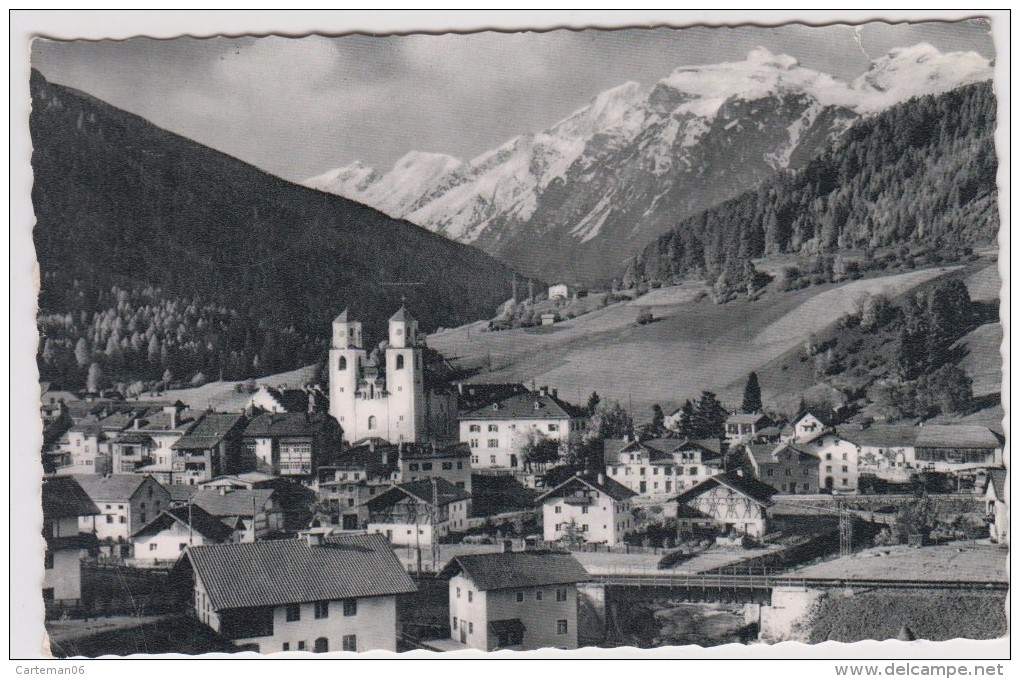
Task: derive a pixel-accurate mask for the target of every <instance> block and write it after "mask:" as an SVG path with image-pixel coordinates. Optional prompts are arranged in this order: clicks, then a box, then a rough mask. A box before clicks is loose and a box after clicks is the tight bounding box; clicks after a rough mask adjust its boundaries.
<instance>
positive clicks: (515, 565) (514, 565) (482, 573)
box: [443, 552, 590, 591]
mask: <svg viewBox="0 0 1020 679" xmlns="http://www.w3.org/2000/svg"><path fill="white" fill-rule="evenodd" d="M458 573H464V575H465V576H467V577H468V578H470V579H471V581H472V582H474V583H475V585H477V586H478V589H480V590H482V591H486V590H494V589H516V588H520V587H541V586H546V585H570V584H575V583H578V582H584V581H586V580H588V579H590V576H589V575H588V571H586V570H585V569H584V566H582V565H581V564H580V563H579V562H578V561H577V559H575V558H574V557H573V556H572V555H570V554H565V553H560V552H499V553H495V554H465V555H464V556H456V557H454V558H453V559H452V560H451V561H450V563H449V564H448V565H447V566H446V568H444V569H443V574H444V575H446V576H447V577H452V576H454V575H457V574H458Z"/></svg>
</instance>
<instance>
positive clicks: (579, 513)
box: [535, 474, 637, 545]
mask: <svg viewBox="0 0 1020 679" xmlns="http://www.w3.org/2000/svg"><path fill="white" fill-rule="evenodd" d="M636 495H637V493H635V492H634V491H633V490H630V489H629V488H627V487H626V486H623V485H622V484H619V483H617V482H616V481H613V480H612V479H607V478H606V476H605V475H604V474H576V475H574V476H572V477H570V478H569V479H567V480H566V481H564V482H563V483H561V484H559V485H558V486H556V487H555V488H552V489H550V490H548V491H546V492H545V493H543V494H542V495H540V496H538V498H536V499H535V503H536V504H537V505H540V506H541V507H542V527H543V528H542V533H543V537H544V538H545V541H546V542H555V541H557V540H560V539H563V538H573V537H574V536H576V537H577V539H581V540H583V541H584V542H592V543H599V544H606V545H616V544H620V543H621V542H623V536H624V535H625V534H626V533H627V531H629V530H631V529H633V528H634V514H633V508H632V504H631V501H632V500H633V498H634V497H635V496H636Z"/></svg>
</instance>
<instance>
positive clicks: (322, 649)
mask: <svg viewBox="0 0 1020 679" xmlns="http://www.w3.org/2000/svg"><path fill="white" fill-rule="evenodd" d="M312 650H313V651H314V652H315V653H329V639H327V638H326V637H319V638H318V639H316V640H315V646H314V647H313V648H312Z"/></svg>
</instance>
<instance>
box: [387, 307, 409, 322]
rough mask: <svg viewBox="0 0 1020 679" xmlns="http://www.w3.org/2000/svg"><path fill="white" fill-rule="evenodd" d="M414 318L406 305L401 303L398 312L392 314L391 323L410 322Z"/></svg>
mask: <svg viewBox="0 0 1020 679" xmlns="http://www.w3.org/2000/svg"><path fill="white" fill-rule="evenodd" d="M413 320H414V318H412V317H411V314H409V313H408V312H407V309H406V308H405V307H404V305H403V304H401V305H400V308H399V309H397V313H395V314H393V315H392V316H390V322H391V323H393V322H397V323H408V322H410V321H413Z"/></svg>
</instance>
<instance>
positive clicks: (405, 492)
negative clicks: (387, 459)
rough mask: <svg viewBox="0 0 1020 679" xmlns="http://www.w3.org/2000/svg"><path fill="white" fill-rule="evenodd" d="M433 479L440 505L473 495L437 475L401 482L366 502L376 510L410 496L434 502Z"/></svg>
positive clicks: (425, 501) (427, 502) (429, 502)
mask: <svg viewBox="0 0 1020 679" xmlns="http://www.w3.org/2000/svg"><path fill="white" fill-rule="evenodd" d="M433 481H435V483H436V502H437V503H438V505H439V506H440V507H444V506H446V505H448V504H450V503H451V502H459V501H461V500H469V499H471V495H470V494H469V493H467V492H465V491H464V490H463V489H462V488H458V487H457V486H455V485H453V484H452V483H450V482H449V481H447V480H446V479H443V478H439V477H435V478H432V479H421V480H419V481H410V482H408V483H401V484H400V485H397V486H392V487H390V488H388V489H386V490H385V491H384V492H382V493H380V494H379V495H376V496H375V497H373V498H371V499H370V500H368V502H366V503H365V504H366V505H368V507H369V508H370V509H373V510H376V509H382V508H384V507H389V506H392V505H395V504H396V503H398V502H400V501H401V500H404V499H406V498H408V497H412V498H415V499H416V500H420V501H421V502H424V503H425V504H432V482H433Z"/></svg>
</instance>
